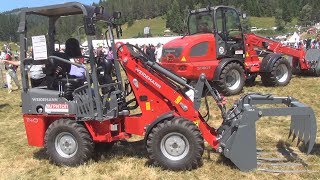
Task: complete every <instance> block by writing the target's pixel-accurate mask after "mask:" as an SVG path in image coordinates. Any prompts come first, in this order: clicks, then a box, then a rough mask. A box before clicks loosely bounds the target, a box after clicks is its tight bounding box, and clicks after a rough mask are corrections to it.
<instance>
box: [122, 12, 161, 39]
mask: <svg viewBox="0 0 320 180" xmlns="http://www.w3.org/2000/svg"><path fill="white" fill-rule="evenodd" d="M146 26H149V27H150V32H151V34H152V36H159V35H160V36H162V35H163V34H164V30H166V20H165V19H164V18H162V17H156V18H154V19H141V20H136V21H134V23H133V25H132V26H130V27H128V25H127V24H124V25H123V26H122V30H123V36H122V38H131V37H135V36H137V35H138V33H141V34H143V28H144V27H146Z"/></svg>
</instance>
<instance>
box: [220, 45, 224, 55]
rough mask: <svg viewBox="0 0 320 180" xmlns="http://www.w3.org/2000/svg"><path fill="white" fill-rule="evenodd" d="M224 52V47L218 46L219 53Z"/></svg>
mask: <svg viewBox="0 0 320 180" xmlns="http://www.w3.org/2000/svg"><path fill="white" fill-rule="evenodd" d="M223 53H224V47H222V46H221V47H219V54H223Z"/></svg>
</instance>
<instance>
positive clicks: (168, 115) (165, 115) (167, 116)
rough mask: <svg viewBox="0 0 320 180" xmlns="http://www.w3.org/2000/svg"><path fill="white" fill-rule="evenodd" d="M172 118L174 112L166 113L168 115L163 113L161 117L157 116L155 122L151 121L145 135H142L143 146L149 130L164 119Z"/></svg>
mask: <svg viewBox="0 0 320 180" xmlns="http://www.w3.org/2000/svg"><path fill="white" fill-rule="evenodd" d="M173 117H174V112H173V111H171V112H168V113H164V114H162V115H161V116H159V117H158V118H157V119H156V120H155V121H153V122H152V123H151V124H150V125H148V127H147V130H146V133H145V135H144V142H145V144H146V143H147V137H148V135H149V134H150V132H151V130H152V128H153V127H155V126H156V125H157V124H158V123H160V122H162V121H164V120H166V119H172V118H173Z"/></svg>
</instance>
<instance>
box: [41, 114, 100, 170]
mask: <svg viewBox="0 0 320 180" xmlns="http://www.w3.org/2000/svg"><path fill="white" fill-rule="evenodd" d="M45 148H46V150H47V154H48V155H49V157H50V160H51V161H52V162H53V163H54V164H57V165H66V166H77V165H80V164H83V163H85V162H87V161H88V160H89V159H90V158H91V157H92V155H93V151H94V143H93V141H92V138H91V136H90V134H89V132H88V131H87V129H86V128H85V127H84V126H83V125H81V124H79V123H77V122H76V121H74V120H71V119H60V120H56V121H54V122H53V123H52V124H50V126H49V127H48V129H47V131H46V134H45Z"/></svg>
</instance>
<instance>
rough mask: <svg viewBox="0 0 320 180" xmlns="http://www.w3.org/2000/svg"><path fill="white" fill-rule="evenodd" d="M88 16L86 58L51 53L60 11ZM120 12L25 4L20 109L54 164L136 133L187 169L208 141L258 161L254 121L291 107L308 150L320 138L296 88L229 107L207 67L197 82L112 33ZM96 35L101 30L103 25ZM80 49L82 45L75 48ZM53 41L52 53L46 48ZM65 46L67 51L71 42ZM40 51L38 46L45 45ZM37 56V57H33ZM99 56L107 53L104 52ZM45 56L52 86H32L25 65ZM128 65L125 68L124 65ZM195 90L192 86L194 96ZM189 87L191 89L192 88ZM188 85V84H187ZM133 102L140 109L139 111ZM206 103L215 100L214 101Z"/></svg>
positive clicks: (294, 127)
mask: <svg viewBox="0 0 320 180" xmlns="http://www.w3.org/2000/svg"><path fill="white" fill-rule="evenodd" d="M34 14H36V15H40V16H43V17H45V18H48V25H49V28H48V33H46V34H47V38H48V41H47V42H48V44H47V46H44V45H45V43H44V42H45V40H46V36H35V37H33V39H36V38H39V37H40V38H39V40H38V41H37V42H41V43H35V44H34V41H33V44H34V45H37V46H36V47H37V48H39V47H41V48H40V50H41V51H38V50H39V49H35V50H34V53H33V57H32V58H26V48H27V42H28V40H29V38H28V36H27V28H26V27H27V25H28V19H30V18H28V16H29V15H34ZM68 15H70V16H71V15H78V16H79V15H82V16H83V25H84V30H85V34H86V36H87V40H88V48H89V52H90V53H89V54H90V56H89V57H86V58H89V60H90V65H89V66H90V67H84V66H82V65H81V64H77V63H74V62H71V61H69V59H68V56H67V55H68V54H64V53H61V52H55V49H54V42H56V39H55V32H59V31H57V30H58V28H57V27H56V26H55V24H56V22H57V20H58V19H59V18H60V17H65V16H68ZM120 16H121V13H119V12H115V13H108V12H106V10H105V9H104V8H102V7H94V6H85V5H83V4H80V3H65V4H58V5H52V6H45V7H38V8H27V9H23V10H22V11H21V21H20V24H19V30H18V32H19V33H20V45H21V51H20V58H21V71H22V72H21V75H22V84H23V91H22V112H23V119H24V124H25V128H26V134H27V139H28V143H29V145H32V146H38V147H44V148H45V149H46V152H47V154H48V156H49V158H50V160H51V161H52V162H53V163H55V164H57V165H68V166H76V165H79V164H83V163H84V162H86V161H88V160H89V159H90V158H91V157H92V156H93V153H94V149H95V145H96V144H97V143H105V144H107V145H110V146H111V145H112V144H113V143H114V142H116V141H119V140H123V139H127V138H130V137H131V135H140V136H143V137H144V139H145V147H146V151H147V153H148V155H149V158H150V160H151V161H152V162H153V164H155V165H158V166H161V167H163V168H165V169H171V170H191V169H194V168H197V167H199V166H200V164H201V156H202V154H203V152H204V141H206V142H208V144H209V146H211V147H212V148H213V149H214V150H216V151H217V152H219V153H221V154H223V155H224V156H225V157H227V158H229V159H230V160H231V161H232V162H233V163H234V164H235V165H236V166H237V167H238V168H239V169H240V170H243V171H249V170H252V169H255V168H256V167H257V149H256V130H255V122H256V121H257V120H258V119H259V118H260V117H262V116H281V115H285V116H288V115H291V117H292V119H291V127H290V134H292V135H293V137H294V138H295V137H298V141H299V142H300V141H303V142H304V143H305V145H306V146H307V150H306V152H307V153H310V151H311V150H312V148H313V146H314V144H315V140H316V127H317V125H316V119H315V116H314V112H313V110H312V109H311V108H310V107H308V106H307V105H305V104H303V103H300V102H299V101H297V100H296V99H294V98H291V97H275V96H273V95H262V94H256V93H255V94H247V95H244V96H243V97H242V98H241V99H239V100H238V101H237V102H236V103H235V104H234V106H233V107H232V108H231V109H230V110H226V107H225V105H224V98H222V97H221V96H220V94H219V92H218V91H217V90H215V89H213V88H211V86H210V84H209V82H208V81H207V80H206V76H205V75H204V74H201V76H200V77H199V79H198V81H197V84H195V86H191V85H189V84H188V83H187V82H186V81H185V80H184V79H182V78H181V77H179V76H177V75H175V74H174V73H172V72H170V71H168V70H166V69H165V68H163V67H162V66H160V65H159V64H157V63H155V62H152V61H150V60H149V59H148V58H147V56H146V55H145V54H144V53H143V52H141V51H140V50H139V49H138V48H136V47H135V46H133V45H130V44H123V43H117V44H115V42H114V32H116V34H117V36H119V34H121V27H120V26H119V25H118V24H116V21H117V20H118V19H119V18H120ZM97 22H99V23H100V24H101V23H103V24H104V26H105V28H106V29H108V31H107V32H106V34H107V36H106V37H108V39H109V40H110V42H111V45H110V47H112V50H113V54H114V61H112V60H105V57H104V55H103V54H101V56H98V57H95V56H94V49H93V46H92V36H94V35H96V33H98V31H97V32H96V28H95V24H96V23H97ZM99 34H100V33H99ZM73 48H76V47H73ZM45 50H47V54H48V56H47V57H46V56H45V54H44V53H43V52H45ZM66 52H67V51H66ZM39 53H40V54H39ZM35 57H37V59H36V58H35ZM101 60H102V61H101ZM41 63H44V64H45V65H46V69H44V72H46V73H47V81H46V83H47V85H44V86H38V87H30V86H29V78H28V68H26V67H27V65H34V64H41ZM68 65H73V66H75V67H80V68H85V69H86V79H85V82H83V79H80V78H77V77H74V76H70V75H69V74H68V71H67V69H68ZM121 66H122V69H123V70H121V68H120V67H121ZM204 87H207V89H208V90H209V92H210V94H211V95H212V96H213V98H214V99H215V101H216V102H217V106H218V107H219V108H220V110H221V116H222V118H223V123H222V125H221V126H220V127H219V128H217V129H215V128H212V127H210V126H209V124H208V123H207V122H206V120H205V118H204V117H203V116H202V115H201V114H200V112H199V108H200V104H201V98H202V95H203V89H204ZM190 92H193V93H194V99H193V98H191V96H189V95H190ZM187 94H188V95H187ZM191 94H192V93H191ZM260 104H284V105H285V106H286V107H283V108H261V107H258V106H256V105H260ZM135 110H137V111H138V112H139V110H140V113H137V111H135ZM208 110H209V107H208Z"/></svg>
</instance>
